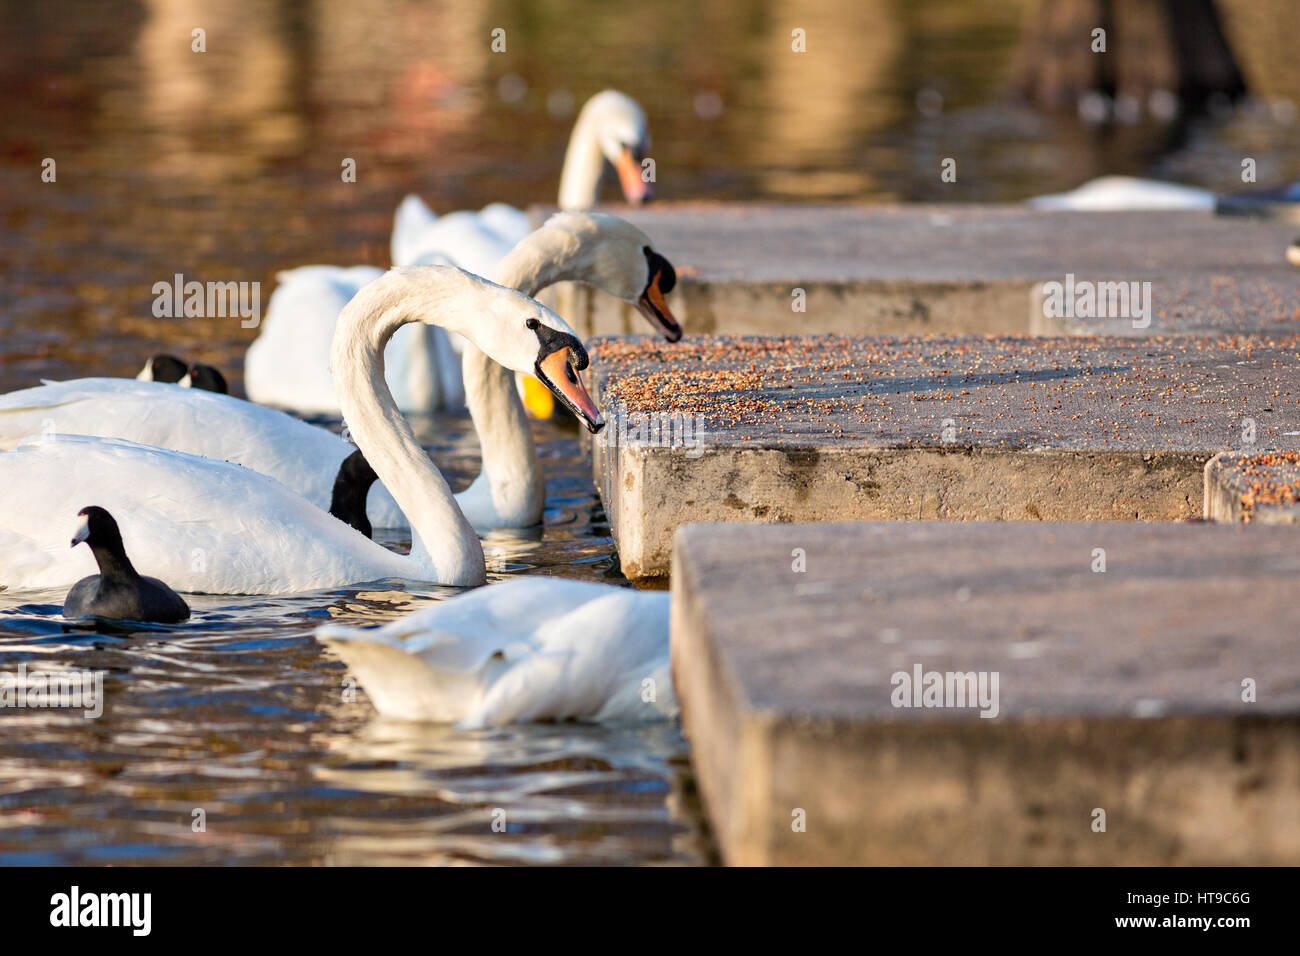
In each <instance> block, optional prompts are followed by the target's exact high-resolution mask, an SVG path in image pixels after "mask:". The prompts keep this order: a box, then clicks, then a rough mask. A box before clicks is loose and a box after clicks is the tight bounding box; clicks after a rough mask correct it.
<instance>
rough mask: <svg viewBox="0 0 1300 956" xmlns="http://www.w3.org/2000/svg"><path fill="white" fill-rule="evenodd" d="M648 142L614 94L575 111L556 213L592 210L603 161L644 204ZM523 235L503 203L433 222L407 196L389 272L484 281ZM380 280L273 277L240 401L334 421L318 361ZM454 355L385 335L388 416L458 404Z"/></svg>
mask: <svg viewBox="0 0 1300 956" xmlns="http://www.w3.org/2000/svg"><path fill="white" fill-rule="evenodd" d="M649 142H650V135H649V131H648V127H647V123H646V116H645V111H644V110H643V109H642V108H641V106H640V105H639V104H638V103H637V102H636V100H634V99H632V98H631V97H629V96H627V95H625V94H623V93H619V92H618V91H616V90H605V91H604V92H601V93H597V94H596V95H595V96H593V97H592V98H591V99H590V100H588V101H587V102H586V104H584V106H583V108H582V110H581V112H580V113H579V114H578V119H577V120H576V122H575V123H574V127H573V133H572V135H571V136H570V138H569V146H568V151H567V152H566V154H565V159H564V170H563V172H562V173H561V176H560V196H559V205H560V208H561V209H586V208H589V207H590V206H592V205H594V204H595V203H596V198H597V194H598V191H599V188H600V182H601V179H602V178H603V176H604V172H605V164H606V163H607V162H608V163H609V164H610V165H611V166H613V167H614V169H615V170H617V172H618V177H619V182H620V184H621V185H622V188H623V194H624V196H625V198H626V199H627V200H628V202H631V203H640V202H643V201H645V200H646V199H649V198H650V195H651V189H650V184H649V183H647V182H645V181H644V180H643V178H642V175H641V161H642V159H643V158H644V156H645V152H646V150H647V149H648V148H649ZM530 228H531V226H530V221H529V217H528V214H527V213H525V212H523V211H521V210H519V209H515V208H513V207H511V206H508V205H505V204H504V203H492V204H490V205H488V206H485V207H484V208H483V209H481V210H479V211H478V212H469V211H460V212H453V213H448V214H447V215H445V216H438V215H437V214H436V213H434V212H433V210H431V209H430V208H429V207H428V206H427V205H426V204H425V203H424V201H423V200H422V199H420V198H419V197H418V196H414V195H410V196H407V197H406V198H405V199H403V200H402V202H401V203H400V204H399V206H398V207H397V213H396V216H395V217H394V224H393V236H392V250H391V251H392V261H393V265H394V266H412V265H455V266H458V267H460V268H462V269H465V270H466V271H468V272H472V273H474V274H475V275H480V276H491V275H492V274H493V272H494V270H495V269H496V267H497V265H498V264H499V263H500V262H501V260H502V259H503V258H504V257H505V256H506V254H507V253H509V252H510V250H511V249H512V248H514V246H515V245H517V244H518V243H519V242H520V240H522V239H523V238H524V237H525V236H526V235H528V233H529V230H530ZM379 274H380V270H378V269H375V268H374V267H370V266H356V267H353V268H342V267H338V266H320V265H318V266H304V267H302V268H299V269H289V270H286V271H284V272H281V273H279V274H278V275H277V277H276V281H277V283H278V285H277V287H276V289H275V291H274V292H273V293H272V295H271V299H270V302H269V303H268V304H267V314H266V317H265V320H264V321H263V324H262V331H261V333H260V334H259V335H258V337H257V339H256V340H255V341H254V342H253V344H252V345H250V346H249V349H248V353H247V355H246V356H245V359H244V389H245V391H246V392H247V393H248V397H249V398H251V399H252V400H253V401H255V402H260V403H262V404H265V405H275V406H278V407H281V408H288V409H292V410H294V411H297V412H300V413H304V414H329V415H336V414H338V411H339V408H338V402H337V399H335V397H334V394H333V389H332V385H331V384H330V377H329V368H328V361H326V359H327V357H328V350H329V341H330V336H331V335H332V333H333V326H334V320H335V318H336V317H337V316H338V314H339V312H340V311H341V310H342V308H343V306H344V305H346V304H347V302H348V300H349V299H351V297H352V296H354V295H356V293H357V290H358V289H360V288H361V286H363V285H365V284H366V283H367V282H370V281H373V280H374V279H375V278H376V277H377V276H378V275H379ZM461 347H462V342H461V341H460V340H458V339H457V338H455V337H454V336H452V335H449V334H448V333H447V332H446V331H445V330H442V329H439V328H436V327H429V326H425V325H413V326H410V327H408V328H405V329H402V330H400V331H399V332H398V333H397V334H396V335H394V336H393V339H392V341H391V342H390V343H389V345H388V348H387V349H386V350H385V352H384V366H385V378H386V379H387V380H388V384H389V389H390V390H391V391H392V393H393V398H394V400H395V401H396V403H397V407H398V408H399V409H401V410H402V411H403V412H407V413H415V414H427V413H431V412H434V411H437V410H438V409H441V408H455V407H459V406H460V405H462V404H464V402H465V392H464V385H463V382H462V378H461V369H460V354H459V353H460V351H461Z"/></svg>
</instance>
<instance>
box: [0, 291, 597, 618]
mask: <svg viewBox="0 0 1300 956" xmlns="http://www.w3.org/2000/svg"><path fill="white" fill-rule="evenodd" d="M415 316H420V317H421V318H422V319H423V320H424V321H428V322H433V321H437V322H440V323H445V324H447V325H448V326H450V327H452V328H454V329H456V330H457V331H459V332H462V333H463V334H464V335H466V336H467V337H468V338H470V339H471V340H473V341H475V342H476V343H477V344H478V345H479V347H481V348H482V349H483V350H484V351H485V352H486V353H487V354H488V355H489V356H491V357H492V358H493V359H494V360H496V361H498V362H501V363H503V364H505V365H507V366H508V367H510V368H512V369H516V370H520V371H522V370H525V369H529V370H532V371H533V373H534V374H536V375H538V376H539V377H540V378H541V379H542V380H543V381H544V382H545V383H546V384H548V385H549V386H550V387H552V388H553V389H554V390H555V391H556V394H557V396H558V397H559V398H560V399H561V400H562V401H564V402H565V403H566V404H568V405H569V406H570V407H572V408H573V409H574V411H575V414H577V415H578V416H579V417H580V418H582V419H584V420H585V421H587V423H588V425H589V427H591V428H593V429H598V428H599V427H600V426H601V425H602V424H603V422H602V421H601V419H600V416H599V413H598V412H597V411H596V410H595V406H594V405H592V403H591V400H590V396H588V395H587V394H586V390H585V389H583V388H582V386H581V383H580V382H579V381H578V380H577V377H576V376H575V375H572V373H571V372H569V371H568V362H569V360H570V358H571V357H572V358H573V359H574V360H576V361H577V362H578V363H579V367H582V366H584V365H585V364H586V353H585V351H584V350H583V348H582V345H581V343H580V342H579V341H578V339H577V336H575V335H574V334H573V332H572V330H571V329H569V327H568V325H567V324H565V322H564V321H563V320H562V319H560V318H559V316H557V315H555V314H554V313H553V312H551V311H550V310H548V309H546V308H545V307H544V306H541V305H539V304H538V303H536V302H534V301H533V300H532V299H529V298H527V297H526V296H523V295H520V294H519V293H517V292H513V291H510V290H507V289H503V288H501V287H500V286H496V285H493V284H492V283H490V282H487V281H486V280H484V279H480V278H478V277H477V276H471V275H468V274H467V273H464V272H462V271H460V270H459V269H454V268H451V267H436V268H426V269H410V270H394V271H393V272H390V273H389V274H387V275H386V276H385V277H384V278H383V279H381V280H379V281H378V282H375V283H371V284H370V285H369V286H367V288H366V290H365V291H363V292H362V294H360V295H359V296H358V297H357V298H356V299H354V300H353V302H352V303H350V304H349V306H348V308H347V309H346V310H345V311H344V315H343V316H342V317H341V318H340V322H339V332H338V335H337V337H336V338H337V341H336V342H335V347H334V350H333V361H334V364H335V367H336V370H337V371H338V373H339V383H338V385H339V390H340V395H341V397H342V399H343V401H344V405H345V408H344V415H345V418H346V420H347V422H348V424H349V426H350V427H351V430H352V433H353V435H354V436H355V437H356V441H357V446H358V447H359V448H360V449H361V450H362V451H363V452H364V454H365V457H366V460H367V461H368V462H369V463H370V465H371V467H373V469H374V471H375V473H376V474H377V475H378V476H379V478H380V479H381V480H382V481H383V482H384V483H385V484H386V485H387V487H388V488H389V489H390V491H391V492H392V493H393V496H394V498H395V500H396V501H397V502H398V504H399V505H400V506H401V507H402V510H403V511H404V512H405V514H406V515H407V517H408V518H409V519H410V521H411V528H412V548H411V554H410V555H399V554H396V553H394V552H391V551H388V550H387V549H385V548H383V547H382V546H380V545H378V544H375V543H374V542H372V541H370V540H369V539H368V538H366V537H365V536H364V535H362V534H360V533H359V532H357V531H356V530H354V529H353V528H351V527H349V526H348V525H347V524H345V523H344V522H342V521H339V520H337V519H335V518H334V517H332V516H331V515H329V514H328V513H327V512H325V511H323V510H322V509H321V508H319V507H317V506H316V505H313V504H312V503H311V502H309V501H308V500H307V499H305V498H303V497H302V496H301V495H298V494H296V493H295V492H293V491H290V490H289V489H288V488H286V487H285V486H284V485H282V484H280V483H279V482H278V481H276V480H275V479H273V478H269V477H267V476H265V475H261V474H258V473H257V472H254V471H251V470H250V469H247V468H244V467H242V466H239V465H234V464H230V463H227V462H221V461H214V460H212V459H208V458H200V457H197V456H193V455H187V454H184V453H181V452H176V451H170V450H166V449H160V448H154V447H150V446H144V445H139V444H136V443H133V442H126V441H120V440H115V439H104V438H89V437H83V436H54V437H45V436H42V437H39V438H31V439H27V440H25V441H23V442H21V443H20V444H19V445H18V448H17V449H16V450H14V451H12V452H7V453H5V454H0V487H4V488H5V489H6V494H5V495H4V496H3V497H0V587H6V588H11V589H17V588H37V587H55V586H59V585H66V584H70V583H72V582H73V581H75V580H76V579H77V578H79V577H82V576H84V574H86V573H87V571H88V570H89V568H88V567H87V565H86V563H85V562H86V561H87V560H89V556H86V555H82V554H80V553H78V554H69V552H68V549H67V548H66V545H64V546H63V547H60V546H59V543H60V541H63V542H66V540H67V538H66V536H65V534H64V529H61V528H60V527H59V524H58V521H57V518H56V517H54V516H57V515H59V514H69V513H71V510H72V509H75V508H77V507H79V506H80V502H83V501H85V500H86V499H87V498H90V500H99V501H101V502H102V503H103V504H104V505H105V506H106V507H109V508H112V509H113V510H114V511H116V512H117V513H118V514H119V515H122V516H127V515H129V516H130V517H131V521H130V528H131V530H130V534H129V540H128V541H127V545H128V546H129V548H130V549H131V551H132V553H135V554H139V555H140V558H139V560H140V561H141V564H142V565H143V566H146V567H149V568H150V569H151V570H152V571H154V572H155V573H157V574H159V575H160V576H161V577H163V578H165V579H166V580H168V581H169V582H170V583H171V584H172V586H173V587H175V588H177V589H179V590H182V591H198V592H212V593H245V594H278V593H286V592H292V591H303V590H312V589H315V588H323V587H339V586H343V585H346V584H353V583H358V582H362V581H369V580H375V579H377V578H384V577H399V578H406V579H409V580H418V581H432V582H437V583H441V584H452V585H459V586H467V585H475V584H481V583H482V582H483V581H484V579H485V568H484V564H483V550H482V547H481V545H480V544H479V540H478V537H477V535H476V534H475V533H474V531H473V529H472V528H471V527H470V525H469V523H468V522H467V521H466V520H465V517H464V515H463V514H462V513H461V511H460V509H459V507H458V506H457V505H456V500H455V498H454V497H453V496H452V494H451V491H450V489H449V488H448V487H447V483H446V481H445V480H444V479H443V477H442V475H441V474H440V473H439V472H438V470H437V468H436V467H435V466H434V465H433V463H432V462H431V461H430V460H429V457H428V456H427V455H426V454H425V453H424V451H423V450H422V449H421V448H420V446H419V445H418V444H417V443H416V441H415V438H414V435H413V434H412V432H411V429H410V426H409V425H408V424H407V422H406V420H405V419H404V418H403V417H402V416H401V413H400V412H399V411H398V410H397V408H396V407H395V406H394V405H393V402H392V397H391V396H390V395H389V393H388V390H387V387H386V386H385V384H384V380H383V376H382V372H381V369H382V358H381V354H382V350H383V347H384V345H385V344H386V342H387V340H388V338H389V336H391V335H392V333H393V331H394V330H395V329H397V328H399V327H400V326H401V325H403V324H405V323H406V322H408V321H411V320H412V319H413V318H414V317H415ZM92 492H93V494H91V493H92ZM69 502H76V503H75V504H71V505H70V504H69Z"/></svg>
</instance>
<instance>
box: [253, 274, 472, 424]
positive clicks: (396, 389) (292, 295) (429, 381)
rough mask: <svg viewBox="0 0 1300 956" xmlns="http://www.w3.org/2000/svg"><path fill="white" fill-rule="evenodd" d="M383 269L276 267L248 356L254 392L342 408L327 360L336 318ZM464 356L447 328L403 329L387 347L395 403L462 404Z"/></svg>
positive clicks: (319, 411)
mask: <svg viewBox="0 0 1300 956" xmlns="http://www.w3.org/2000/svg"><path fill="white" fill-rule="evenodd" d="M383 274H384V272H383V270H382V269H377V268H375V267H374V266H353V267H351V268H343V267H340V266H303V267H301V268H298V269H287V270H285V271H283V272H280V273H279V274H277V276H276V281H277V283H278V284H277V285H276V288H275V291H274V292H272V293H271V299H270V301H269V302H268V303H267V313H266V318H265V320H264V322H263V323H262V331H261V334H259V335H258V337H257V339H255V340H254V342H253V344H252V345H250V346H249V347H248V352H247V354H246V355H245V357H244V390H245V391H246V392H247V393H248V397H249V398H250V399H252V400H253V401H254V402H257V403H259V404H262V405H273V406H276V407H279V408H288V409H292V410H294V411H297V412H300V413H302V414H305V415H337V414H339V403H338V398H337V397H336V396H335V394H334V379H333V377H332V376H331V375H330V367H329V359H330V342H331V340H332V338H333V335H334V325H335V323H336V322H337V321H338V316H339V313H340V312H342V311H343V307H344V306H345V305H347V304H348V303H349V302H350V301H352V298H353V297H354V296H355V295H356V294H357V292H359V291H360V290H361V287H362V286H364V285H366V283H368V282H373V281H374V280H375V279H378V278H379V277H380V276H381V275H383ZM459 358H460V357H459V355H457V354H456V352H455V351H454V350H453V348H452V346H451V342H450V338H449V336H448V335H447V333H446V332H445V331H444V330H442V329H439V328H437V327H430V326H426V325H410V326H406V327H404V328H402V329H399V330H398V331H397V332H396V333H394V335H393V338H392V341H390V342H389V343H388V346H387V348H386V349H385V350H384V364H385V368H386V369H387V370H388V371H387V375H386V378H387V380H388V385H389V390H390V391H391V392H392V393H393V399H394V401H396V402H397V407H398V408H400V409H402V411H404V412H408V413H413V414H418V413H423V412H430V411H433V410H435V409H437V408H442V407H444V406H456V405H459V404H463V402H464V394H463V392H462V391H460V386H459V375H457V374H455V371H454V370H455V369H456V368H457V363H458V362H459ZM449 370H452V371H451V373H450V374H449Z"/></svg>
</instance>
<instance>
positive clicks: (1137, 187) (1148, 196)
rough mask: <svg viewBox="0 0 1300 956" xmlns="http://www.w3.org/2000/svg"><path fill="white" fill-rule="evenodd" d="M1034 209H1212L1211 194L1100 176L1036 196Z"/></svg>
mask: <svg viewBox="0 0 1300 956" xmlns="http://www.w3.org/2000/svg"><path fill="white" fill-rule="evenodd" d="M1028 203H1029V205H1031V206H1033V207H1034V208H1036V209H1077V210H1086V211H1094V212H1115V211H1119V210H1124V209H1213V208H1214V193H1212V192H1210V191H1209V190H1208V189H1198V188H1196V187H1195V186H1182V185H1179V184H1178V183H1165V182H1160V181H1159V180H1155V179H1137V178H1135V177H1132V176H1102V177H1100V178H1099V179H1093V180H1091V181H1089V182H1086V183H1084V184H1083V185H1082V186H1080V187H1079V188H1078V189H1073V190H1071V191H1070V192H1067V193H1052V194H1051V195H1047V196H1035V197H1033V198H1032V199H1029V200H1028Z"/></svg>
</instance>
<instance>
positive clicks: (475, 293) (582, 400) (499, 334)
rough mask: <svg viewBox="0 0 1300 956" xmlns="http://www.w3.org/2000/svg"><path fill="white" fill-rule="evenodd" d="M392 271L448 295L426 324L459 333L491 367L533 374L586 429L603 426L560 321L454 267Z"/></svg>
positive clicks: (576, 344) (583, 355)
mask: <svg viewBox="0 0 1300 956" xmlns="http://www.w3.org/2000/svg"><path fill="white" fill-rule="evenodd" d="M396 271H400V272H404V273H406V274H407V275H408V277H413V278H416V279H417V281H420V280H425V279H432V280H433V281H434V282H435V283H437V284H439V285H442V286H443V289H444V291H454V296H453V298H452V300H451V302H449V303H447V305H449V306H450V308H446V309H443V310H441V311H440V313H439V314H438V315H437V317H436V318H434V317H431V318H430V319H429V320H428V321H430V322H431V323H433V324H437V325H441V326H443V327H444V328H446V329H448V330H450V331H453V332H459V333H460V334H461V335H463V336H465V337H466V338H467V339H469V340H470V341H471V342H473V343H474V344H475V345H476V346H478V347H479V348H480V349H482V350H483V352H484V354H486V355H487V356H488V358H490V359H492V360H493V361H494V362H496V363H497V364H499V365H503V366H505V367H506V368H508V369H510V370H511V371H514V372H521V373H523V374H525V375H534V376H536V377H537V378H538V380H539V381H541V382H542V384H544V385H545V386H546V387H547V388H549V389H550V390H551V391H552V392H553V393H554V394H555V397H556V398H557V399H559V401H560V402H562V403H563V404H564V406H565V407H566V408H568V409H569V411H571V412H573V414H574V415H575V416H576V417H577V418H578V420H579V421H581V422H582V423H583V424H584V425H586V426H587V428H588V430H589V431H591V432H593V433H594V432H598V431H600V430H601V429H602V428H603V427H605V420H604V418H602V417H601V414H600V410H599V409H598V408H597V407H596V403H595V402H594V401H592V398H591V395H590V394H588V392H587V387H586V386H585V385H583V384H582V379H581V378H580V377H579V376H578V372H581V371H582V370H583V369H585V368H586V367H587V364H588V358H587V350H586V348H585V347H584V346H583V344H582V340H581V339H579V338H578V335H577V333H576V332H574V331H573V329H572V328H571V327H570V326H569V323H567V322H565V321H564V319H562V318H560V317H559V316H558V315H556V314H555V313H554V312H552V311H551V310H550V309H548V308H547V307H546V306H544V305H542V304H541V303H540V302H537V301H536V300H535V299H531V298H529V297H528V296H526V295H524V294H523V293H521V292H516V291H515V290H514V289H507V288H506V287H504V286H500V285H497V284H496V283H494V282H489V281H488V280H487V279H482V278H479V277H478V276H476V275H472V274H471V273H468V272H465V271H464V270H463V269H458V268H457V267H455V266H427V267H423V268H413V269H407V270H396ZM448 287H450V288H448Z"/></svg>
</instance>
